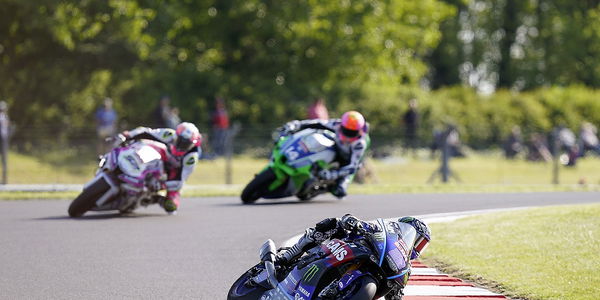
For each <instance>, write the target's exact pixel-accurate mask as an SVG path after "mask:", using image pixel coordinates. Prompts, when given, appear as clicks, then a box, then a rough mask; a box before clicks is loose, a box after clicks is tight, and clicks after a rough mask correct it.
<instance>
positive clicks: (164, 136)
mask: <svg viewBox="0 0 600 300" xmlns="http://www.w3.org/2000/svg"><path fill="white" fill-rule="evenodd" d="M121 134H122V135H123V136H124V137H125V139H126V140H132V139H135V140H140V139H147V140H153V141H157V142H161V143H163V144H165V145H167V147H169V146H171V145H173V144H174V143H175V141H176V139H177V135H176V132H175V130H173V129H171V128H156V129H152V128H148V127H138V128H136V129H133V130H131V131H125V132H122V133H121ZM201 154H202V148H201V147H200V146H194V147H192V148H191V149H190V150H189V151H188V152H186V153H185V154H184V155H182V156H176V155H173V154H172V153H171V151H167V155H166V157H165V159H164V166H165V173H166V174H167V180H166V181H165V183H164V185H165V186H164V187H165V188H166V190H167V198H166V199H165V201H164V203H161V205H162V207H163V208H164V209H165V211H167V212H169V213H173V212H175V211H176V210H177V208H178V207H179V198H180V190H181V188H182V187H183V183H184V182H185V181H186V180H187V179H188V177H189V176H190V174H192V172H193V171H194V168H195V167H196V164H197V163H198V159H199V158H200V155H201Z"/></svg>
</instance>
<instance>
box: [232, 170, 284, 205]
mask: <svg viewBox="0 0 600 300" xmlns="http://www.w3.org/2000/svg"><path fill="white" fill-rule="evenodd" d="M276 178H277V176H275V172H273V170H272V169H271V168H267V169H266V170H264V171H262V172H260V173H259V174H258V175H256V176H255V177H254V179H252V181H250V183H248V185H246V187H245V188H244V190H243V191H242V197H241V198H242V202H244V203H245V204H249V203H253V202H254V201H256V200H258V198H260V197H262V196H263V195H264V194H265V193H267V191H268V189H269V185H270V184H271V182H273V181H274V180H275V179H276Z"/></svg>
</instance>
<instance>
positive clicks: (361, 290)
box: [336, 276, 377, 300]
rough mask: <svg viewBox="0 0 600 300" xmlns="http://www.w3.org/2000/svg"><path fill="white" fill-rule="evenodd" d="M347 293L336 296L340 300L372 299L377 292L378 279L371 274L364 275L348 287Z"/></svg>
mask: <svg viewBox="0 0 600 300" xmlns="http://www.w3.org/2000/svg"><path fill="white" fill-rule="evenodd" d="M347 291H348V292H347V293H346V294H345V295H341V297H339V298H336V299H340V300H371V299H373V298H374V297H375V294H376V293H377V281H376V280H375V279H374V278H373V277H371V276H363V277H361V278H359V279H358V280H356V281H355V282H354V284H353V285H352V286H351V287H349V288H348V289H347Z"/></svg>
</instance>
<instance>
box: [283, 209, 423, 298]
mask: <svg viewBox="0 0 600 300" xmlns="http://www.w3.org/2000/svg"><path fill="white" fill-rule="evenodd" d="M398 223H407V224H409V225H411V226H412V227H413V228H415V231H416V233H417V238H416V239H415V242H414V244H413V245H412V251H411V254H410V260H414V259H417V258H418V257H419V256H420V255H421V254H422V253H423V251H424V250H425V248H427V246H428V244H429V241H430V240H431V231H430V230H429V227H428V226H427V224H425V223H424V222H423V221H421V220H419V219H417V218H414V217H409V216H406V217H401V218H398V219H397V220H395V221H392V222H390V224H392V225H393V224H398ZM382 231H385V229H384V228H381V226H380V225H378V224H376V223H372V222H366V221H363V220H360V219H358V218H356V217H355V216H353V215H351V214H346V215H344V216H343V217H341V218H327V219H324V220H322V221H320V222H319V223H317V224H316V225H315V227H311V228H307V229H306V230H305V232H304V235H302V236H301V237H300V239H299V240H298V242H296V244H294V245H293V246H292V247H290V248H288V249H286V250H285V251H284V252H282V253H280V254H279V255H278V256H277V258H276V259H277V262H278V263H280V264H283V265H285V264H286V263H288V262H290V261H292V260H293V259H294V258H296V257H299V256H300V255H302V254H303V253H304V252H305V251H306V250H307V249H310V248H312V247H315V246H317V245H319V244H321V243H323V242H324V241H326V240H329V239H333V238H337V239H344V238H346V237H348V236H350V235H351V234H358V235H364V234H374V233H377V232H382ZM402 295H403V294H402V289H401V288H400V287H398V290H396V291H394V292H393V293H390V294H388V295H386V299H402Z"/></svg>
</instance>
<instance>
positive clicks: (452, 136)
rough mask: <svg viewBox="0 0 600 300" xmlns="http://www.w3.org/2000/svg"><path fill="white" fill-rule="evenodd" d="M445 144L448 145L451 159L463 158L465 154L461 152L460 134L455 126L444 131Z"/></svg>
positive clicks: (449, 126)
mask: <svg viewBox="0 0 600 300" xmlns="http://www.w3.org/2000/svg"><path fill="white" fill-rule="evenodd" d="M446 143H448V148H449V151H450V156H451V157H465V153H464V152H463V150H462V143H461V142H460V134H459V133H458V129H457V128H456V126H454V125H448V128H447V129H446Z"/></svg>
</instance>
